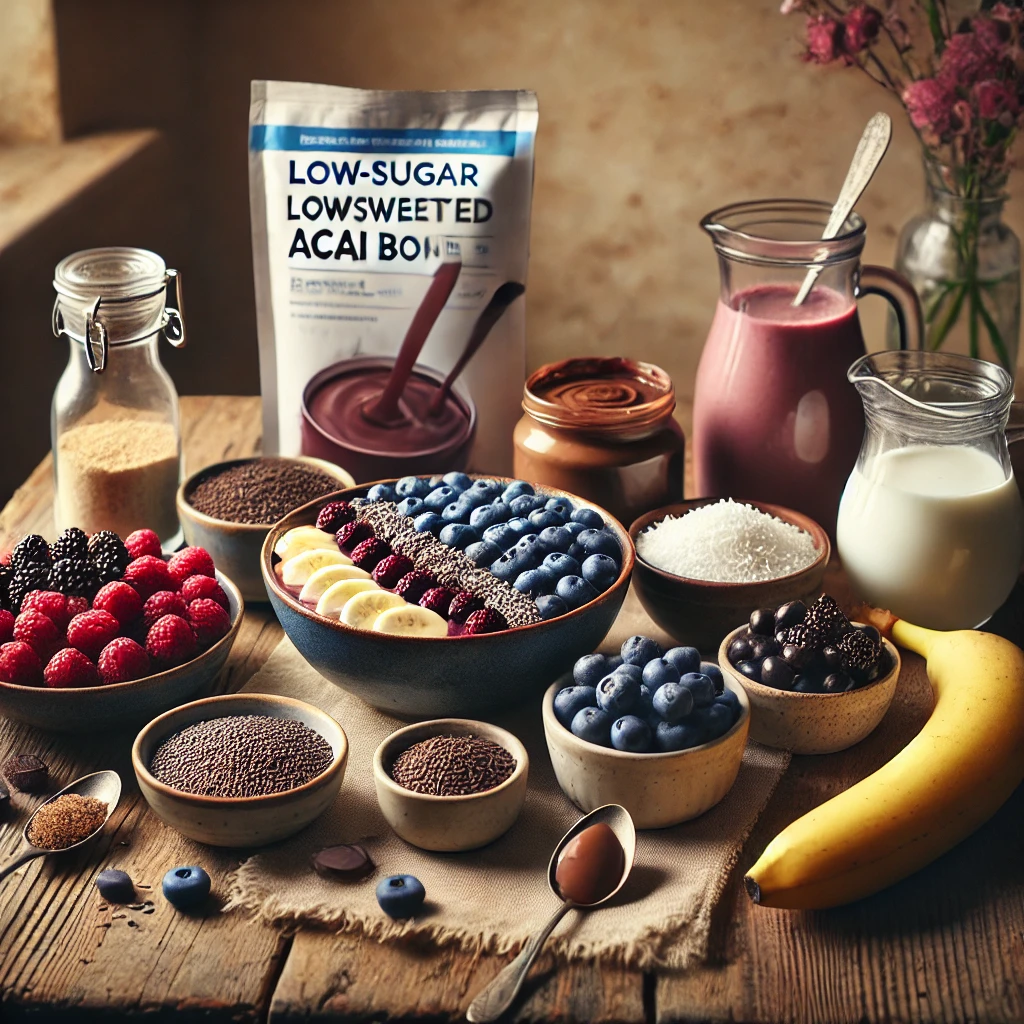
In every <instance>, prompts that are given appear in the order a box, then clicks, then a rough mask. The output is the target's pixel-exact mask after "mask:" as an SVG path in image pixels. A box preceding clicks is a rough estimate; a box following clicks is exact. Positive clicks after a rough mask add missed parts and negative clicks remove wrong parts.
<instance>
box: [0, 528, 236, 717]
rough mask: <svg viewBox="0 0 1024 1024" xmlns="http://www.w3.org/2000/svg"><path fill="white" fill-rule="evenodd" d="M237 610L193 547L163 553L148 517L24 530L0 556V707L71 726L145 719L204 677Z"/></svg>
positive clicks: (224, 647)
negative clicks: (52, 530) (121, 531)
mask: <svg viewBox="0 0 1024 1024" xmlns="http://www.w3.org/2000/svg"><path fill="white" fill-rule="evenodd" d="M242 611H243V601H242V597H241V595H240V594H239V592H238V589H237V588H236V587H235V585H234V584H233V583H232V582H231V580H229V579H228V578H227V577H226V576H225V575H224V574H223V573H220V572H218V571H217V568H216V566H215V565H214V563H213V559H212V558H211V556H210V555H209V553H208V552H207V551H205V550H204V549H203V548H199V547H188V548H183V549H182V550H180V551H177V552H175V553H174V554H172V555H171V556H170V557H169V558H165V557H164V556H163V553H162V551H161V548H160V540H159V538H158V537H157V535H156V534H155V533H154V532H153V531H152V530H148V529H142V530H136V531H135V532H134V533H132V534H130V535H129V536H127V537H125V538H124V539H123V540H122V539H121V538H120V537H118V536H117V534H115V533H113V532H111V531H109V530H102V531H99V532H98V533H94V534H92V535H91V536H88V535H86V534H85V533H84V532H83V531H82V530H79V529H76V528H74V527H71V528H69V529H67V530H65V531H64V532H63V533H62V534H61V535H60V536H59V537H58V538H57V539H56V540H55V541H54V542H53V543H52V544H47V543H46V541H45V540H44V539H43V538H42V537H40V536H39V535H38V534H29V535H28V536H26V537H23V538H22V539H21V540H20V541H19V542H18V544H17V545H15V547H14V549H13V551H12V552H11V553H10V555H9V556H7V557H6V558H5V559H4V560H2V561H0V714H3V715H4V716H6V717H7V718H11V719H15V720H17V721H21V722H26V723H28V724H29V725H34V726H36V727H38V728H41V729H48V730H53V731H58V732H81V733H86V732H95V731H102V730H110V729H116V728H119V727H121V726H127V725H131V724H135V723H138V722H141V721H145V720H148V719H150V718H152V717H153V716H154V715H157V714H160V713H161V712H163V711H166V710H168V709H169V708H173V707H176V706H177V705H179V704H182V703H184V702H186V701H188V700H191V699H193V698H194V697H195V696H196V695H197V694H198V693H199V691H201V690H202V689H203V688H204V687H207V686H208V685H209V684H210V683H211V682H212V681H213V680H214V678H215V677H216V676H217V674H218V673H219V672H220V670H221V668H223V666H224V663H225V661H226V660H227V657H228V653H229V652H230V650H231V644H232V642H233V641H234V638H235V635H236V634H237V632H238V628H239V625H240V624H241V621H242Z"/></svg>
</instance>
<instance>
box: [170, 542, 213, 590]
mask: <svg viewBox="0 0 1024 1024" xmlns="http://www.w3.org/2000/svg"><path fill="white" fill-rule="evenodd" d="M167 570H168V572H170V574H171V576H172V577H173V579H174V580H175V582H176V583H178V584H181V583H183V582H184V581H185V580H187V579H188V578H189V576H214V570H213V559H212V558H211V557H210V552H209V551H207V550H206V548H182V549H181V550H180V551H175V552H174V554H173V555H171V560H170V561H169V562H168V563H167Z"/></svg>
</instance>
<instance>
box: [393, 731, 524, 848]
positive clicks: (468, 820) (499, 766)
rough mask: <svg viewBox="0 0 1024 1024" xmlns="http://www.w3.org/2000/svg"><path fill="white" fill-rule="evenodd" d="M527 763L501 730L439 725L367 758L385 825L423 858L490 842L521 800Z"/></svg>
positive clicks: (406, 735)
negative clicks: (423, 852) (424, 852)
mask: <svg viewBox="0 0 1024 1024" xmlns="http://www.w3.org/2000/svg"><path fill="white" fill-rule="evenodd" d="M529 767H530V759H529V757H528V756H527V753H526V748H525V747H524V746H523V744H522V743H520V741H519V740H518V739H517V738H516V737H515V736H513V735H512V733H510V732H508V731H507V730H505V729H500V728H498V726H496V725H489V724H488V723H487V722H474V721H470V720H469V719H465V718H438V719H434V720H433V721H429V722H420V723H418V724H417V725H410V726H407V727H406V728H404V729H399V730H398V731H397V732H393V733H392V734H391V735H390V736H388V738H387V739H385V740H384V742H383V743H381V744H380V746H379V747H378V748H377V751H376V753H375V754H374V755H373V781H374V784H375V786H376V789H377V803H378V804H379V805H380V809H381V813H382V814H383V815H384V817H385V818H386V819H387V822H388V824H389V825H390V826H391V827H392V828H393V829H394V830H395V832H396V833H397V834H398V835H399V836H401V837H402V838H403V839H404V840H405V841H406V842H407V843H412V845H413V846H418V847H420V849H423V850H435V851H437V852H440V853H455V852H458V851H461V850H475V849H477V848H478V847H480V846H486V845H487V844H488V843H492V842H494V840H495V839H497V838H498V837H499V836H502V835H504V834H505V833H506V832H507V831H508V830H509V829H510V828H511V827H512V825H513V824H514V823H515V820H516V818H518V817H519V812H520V811H521V810H522V807H523V801H524V800H525V799H526V779H527V774H528V771H529Z"/></svg>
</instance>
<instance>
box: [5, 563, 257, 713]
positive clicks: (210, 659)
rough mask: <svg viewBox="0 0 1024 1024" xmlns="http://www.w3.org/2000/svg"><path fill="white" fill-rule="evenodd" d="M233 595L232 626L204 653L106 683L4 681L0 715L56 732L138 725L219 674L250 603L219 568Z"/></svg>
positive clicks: (187, 697) (224, 584)
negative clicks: (54, 685) (63, 685)
mask: <svg viewBox="0 0 1024 1024" xmlns="http://www.w3.org/2000/svg"><path fill="white" fill-rule="evenodd" d="M217 582H218V583H220V585H221V587H222V588H223V590H224V593H225V594H227V597H228V611H229V613H230V615H231V629H230V630H228V633H227V635H226V636H222V637H221V638H220V639H219V640H218V641H217V642H216V643H215V644H214V645H213V646H212V647H209V648H207V649H206V650H205V651H203V653H202V654H200V655H199V656H198V657H195V658H193V659H192V660H191V661H188V662H186V663H185V664H184V665H179V666H178V667H177V668H171V669H168V670H167V671H166V672H157V673H155V674H153V675H151V676H145V677H144V678H142V679H132V680H131V681H129V682H127V683H109V684H108V685H106V686H83V687H79V688H78V689H69V690H52V689H50V688H49V687H45V686H16V685H15V684H14V683H5V682H3V681H0V715H3V716H4V717H6V718H10V719H13V720H14V721H17V722H25V723H27V724H28V725H34V726H35V727H36V728H37V729H46V730H47V731H50V732H68V733H72V732H76V733H94V732H110V731H112V730H114V729H120V728H123V727H125V726H135V727H136V728H138V726H139V724H140V723H142V722H145V721H147V720H148V719H150V718H152V717H153V716H154V715H158V714H160V713H161V712H162V711H166V710H167V709H168V708H175V707H177V706H178V705H179V704H183V703H184V702H185V701H187V700H191V699H192V698H193V697H195V696H196V695H197V694H199V693H201V692H202V691H203V690H205V689H206V688H207V687H209V686H210V684H211V683H213V681H214V680H215V679H216V678H217V675H218V674H219V673H220V670H221V669H222V668H223V667H224V663H225V662H226V661H227V660H228V655H229V654H230V653H231V645H232V644H233V643H234V642H235V637H236V636H237V635H238V630H239V627H240V626H241V625H242V612H243V611H244V609H245V604H244V602H243V601H242V595H241V594H239V592H238V588H237V587H236V586H235V585H234V583H232V581H231V580H230V579H228V577H227V576H225V575H224V573H222V572H220V571H218V572H217Z"/></svg>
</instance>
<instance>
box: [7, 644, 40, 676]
mask: <svg viewBox="0 0 1024 1024" xmlns="http://www.w3.org/2000/svg"><path fill="white" fill-rule="evenodd" d="M42 673H43V665H42V662H40V660H39V655H38V654H36V652H35V651H34V650H32V648H31V647H29V645H28V644H27V643H25V642H24V641H23V640H15V641H14V642H13V643H8V644H4V645H3V646H2V647H0V680H2V681H3V682H5V683H14V685H15V686H39V685H40V684H41V683H42V681H43V675H42Z"/></svg>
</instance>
